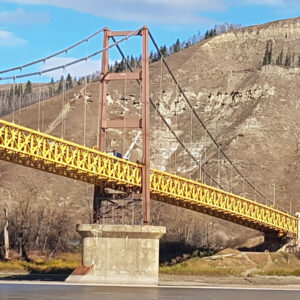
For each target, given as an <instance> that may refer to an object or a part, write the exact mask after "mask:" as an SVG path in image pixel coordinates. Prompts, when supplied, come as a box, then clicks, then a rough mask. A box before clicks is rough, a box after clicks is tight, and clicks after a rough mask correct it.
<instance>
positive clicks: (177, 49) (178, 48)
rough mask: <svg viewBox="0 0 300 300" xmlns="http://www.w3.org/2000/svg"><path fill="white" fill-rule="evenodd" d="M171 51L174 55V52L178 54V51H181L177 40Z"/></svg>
mask: <svg viewBox="0 0 300 300" xmlns="http://www.w3.org/2000/svg"><path fill="white" fill-rule="evenodd" d="M173 49H174V53H176V52H178V51H180V50H181V45H180V41H179V39H177V41H176V43H175V44H174V47H173Z"/></svg>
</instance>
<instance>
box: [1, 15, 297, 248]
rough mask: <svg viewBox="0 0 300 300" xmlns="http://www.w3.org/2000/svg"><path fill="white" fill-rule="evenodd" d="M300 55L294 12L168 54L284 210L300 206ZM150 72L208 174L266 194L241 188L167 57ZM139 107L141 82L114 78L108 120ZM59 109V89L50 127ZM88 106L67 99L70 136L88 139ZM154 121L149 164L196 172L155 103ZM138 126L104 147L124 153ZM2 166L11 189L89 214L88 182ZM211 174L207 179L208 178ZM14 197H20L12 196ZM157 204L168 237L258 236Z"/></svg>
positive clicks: (155, 95)
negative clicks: (85, 113)
mask: <svg viewBox="0 0 300 300" xmlns="http://www.w3.org/2000/svg"><path fill="white" fill-rule="evenodd" d="M299 57H300V18H296V19H290V20H282V21H278V22H273V23H269V24H264V25H259V26H252V27H248V28H243V29H240V30H237V31H235V32H228V33H225V34H222V35H219V36H216V37H214V38H212V39H209V40H205V41H203V42H201V43H199V44H197V45H194V46H192V47H190V48H188V49H185V50H182V51H180V52H178V53H175V54H173V55H172V56H169V57H168V58H167V61H168V63H169V65H170V67H171V69H172V70H173V71H174V73H175V76H176V78H177V79H178V81H179V83H180V85H181V87H182V88H183V89H184V91H185V93H186V95H187V96H188V98H189V99H190V100H191V101H192V103H193V105H194V106H195V108H196V109H197V112H198V113H199V115H200V116H201V118H202V120H203V121H204V123H205V124H206V125H207V126H208V128H209V130H210V132H211V133H212V134H213V136H214V137H216V139H217V140H218V142H219V143H220V144H221V145H222V148H223V149H224V151H225V152H226V153H227V154H228V156H229V157H230V158H231V159H232V160H233V161H234V163H235V164H236V165H237V166H238V167H239V168H240V169H241V171H242V172H243V173H244V174H245V175H246V176H247V177H248V178H249V179H250V180H251V181H252V182H253V183H254V184H255V185H256V186H257V187H258V188H259V189H260V190H261V191H263V193H264V194H265V195H266V196H268V197H269V198H270V199H273V184H275V186H276V203H277V204H279V205H281V206H283V207H285V208H286V209H287V210H288V209H289V207H290V204H291V206H292V210H293V212H295V211H297V210H300V203H299V201H298V195H299V194H300V185H299V178H298V177H299V170H300V167H299V163H298V162H299V157H300V153H299V145H300V134H299V132H300V131H299V125H300V109H299V108H300V107H299V105H300V102H299V97H300V84H299V82H300V81H299V79H300V76H299V75H300V68H299V65H300V63H299ZM161 74H162V76H161ZM150 76H151V98H152V99H153V101H154V102H155V103H156V104H157V105H158V107H159V109H160V111H161V112H162V114H163V115H164V116H165V117H166V119H167V121H168V123H169V124H170V125H171V126H172V128H173V129H174V130H175V132H176V133H177V134H178V135H179V136H180V138H181V139H182V140H183V141H184V143H185V144H186V146H187V147H188V148H189V149H190V150H191V152H192V153H193V155H194V156H195V157H196V158H197V159H198V160H199V161H200V160H201V161H202V162H203V163H205V168H206V169H207V170H208V171H209V172H210V173H211V174H213V175H214V176H215V177H219V180H220V183H221V184H222V185H223V186H224V187H225V188H226V189H228V190H232V191H233V192H235V193H244V194H245V196H247V197H250V198H252V199H255V200H257V201H262V199H261V198H260V197H259V196H258V195H257V194H255V192H254V191H252V190H251V189H249V187H247V186H245V187H244V186H243V180H242V179H241V178H239V177H238V175H237V174H235V173H234V172H232V171H231V169H230V166H229V165H228V163H226V161H225V160H224V158H222V157H221V156H219V154H218V150H217V149H216V148H215V147H213V145H212V143H211V141H209V139H208V137H207V136H206V135H205V132H204V130H202V129H201V127H200V125H199V123H198V122H197V120H196V119H195V118H194V117H193V116H192V115H191V112H190V109H189V108H188V106H187V104H186V103H185V101H184V99H183V97H182V96H181V95H180V93H179V91H178V90H177V91H176V88H175V85H174V83H173V82H172V81H171V78H170V76H169V75H168V74H167V72H166V69H165V68H164V67H163V68H161V63H160V62H157V63H154V64H152V65H151V67H150ZM87 89H88V93H89V94H90V95H91V99H90V101H89V103H88V118H87V120H88V123H87V138H86V139H87V140H88V146H93V145H95V144H96V136H97V115H96V111H97V101H98V93H99V85H98V83H92V84H90V85H88V87H87ZM78 92H79V91H77V90H73V91H69V92H68V94H67V96H68V98H69V99H72V98H74V96H73V95H74V93H75V94H76V93H78ZM140 107H141V103H140V90H139V88H138V86H137V85H136V83H134V82H127V84H126V86H124V82H123V83H121V82H112V83H111V84H110V85H109V90H108V113H109V117H110V118H119V117H125V118H133V117H138V115H139V110H140ZM60 108H61V106H60V99H59V97H55V98H53V99H50V100H48V101H46V102H45V111H47V118H46V120H45V122H46V126H48V125H49V124H53V122H54V120H55V119H56V118H57V116H58V115H59V113H60ZM83 110H84V104H83V101H82V98H78V99H76V100H74V101H72V102H71V103H70V109H69V110H68V113H67V115H66V139H69V140H74V141H75V142H79V143H82V141H83V129H82V126H81V124H82V121H83ZM36 111H37V105H33V106H31V107H28V108H26V109H24V110H23V112H22V116H23V117H22V124H23V125H25V126H29V127H32V128H35V127H36V126H37V125H36V122H35V121H34V120H32V116H33V115H35V113H36ZM9 118H10V117H9V116H8V119H9ZM151 124H152V129H151V139H152V140H151V151H152V156H151V167H153V168H159V169H162V170H168V171H170V172H176V173H177V174H179V175H183V176H187V177H192V178H199V177H200V176H201V173H200V171H199V168H198V167H197V166H195V165H194V164H192V163H191V161H190V160H189V159H188V156H187V155H185V154H184V152H183V151H182V149H181V148H180V146H179V145H178V143H177V142H176V140H175V139H174V137H173V136H172V134H171V133H170V132H169V131H168V130H167V129H166V127H165V126H164V124H163V122H161V121H160V120H159V118H158V116H157V115H156V114H155V113H154V111H153V110H152V112H151ZM60 133H61V125H60V124H59V123H58V124H56V127H55V128H53V129H52V134H54V135H58V136H60ZM136 134H137V131H131V132H130V131H126V132H123V131H117V130H111V131H110V132H109V133H108V136H107V144H106V147H107V149H108V150H113V149H116V150H118V151H120V152H122V153H124V152H125V151H126V150H127V149H128V147H129V146H130V143H131V142H132V140H133V139H134V137H135V136H136ZM140 155H141V140H140V139H139V141H138V143H137V145H136V146H135V148H134V150H133V151H132V154H131V157H130V159H131V160H133V161H136V160H139V159H140ZM0 168H1V172H2V173H1V174H2V176H1V177H0V184H1V185H2V187H3V188H5V190H7V191H9V192H11V193H12V194H16V195H21V194H22V192H23V191H24V190H26V191H27V190H28V186H29V185H30V183H32V182H33V181H34V183H35V185H36V186H37V187H38V188H39V189H41V190H43V191H44V192H43V193H48V194H51V195H52V196H51V197H53V198H59V199H60V198H63V199H69V200H68V201H67V202H68V205H69V210H68V211H69V212H70V215H72V212H73V213H74V211H75V210H76V211H77V212H78V211H81V214H78V213H76V214H74V215H72V217H71V219H72V222H73V223H78V222H87V221H88V220H87V218H88V215H89V214H88V209H89V208H88V205H87V202H86V201H85V200H83V199H88V201H91V199H92V188H91V187H88V186H87V185H85V184H82V183H77V182H75V183H74V182H73V181H72V180H70V179H65V178H61V177H55V176H52V175H48V174H44V173H40V172H37V171H34V170H28V169H25V168H23V167H20V166H15V165H11V164H8V163H3V162H2V163H1V164H0ZM204 181H205V182H206V183H208V184H210V181H209V179H208V178H204ZM15 182H18V184H17V185H16V184H15ZM28 193H30V191H29V192H28ZM67 197H69V198H67ZM35 200H36V201H39V202H41V201H42V200H41V199H35ZM290 201H292V203H290ZM54 202H55V201H54ZM89 203H90V202H89ZM10 205H11V206H12V207H13V206H14V205H15V204H14V203H13V202H11V204H10ZM153 209H154V213H153V218H154V219H153V220H154V222H155V223H156V224H164V225H167V226H168V229H169V237H170V238H172V239H175V240H176V239H177V240H186V241H187V242H189V243H192V242H195V243H197V244H201V243H202V244H203V243H207V242H208V237H209V239H210V243H214V245H218V246H227V245H231V246H232V245H233V244H234V240H235V239H237V238H246V237H249V236H251V235H255V234H256V232H254V231H250V230H247V229H244V228H241V227H240V226H237V225H233V224H228V223H226V222H223V221H219V220H217V219H212V218H211V217H208V216H203V215H200V214H197V213H194V212H189V211H183V210H182V209H179V208H176V207H169V206H167V205H164V204H155V203H153ZM74 228H75V227H74Z"/></svg>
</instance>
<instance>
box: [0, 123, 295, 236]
mask: <svg viewBox="0 0 300 300" xmlns="http://www.w3.org/2000/svg"><path fill="white" fill-rule="evenodd" d="M0 159H2V160H6V161H10V162H13V163H18V164H21V165H25V166H28V167H32V168H35V169H39V170H43V171H46V172H50V173H54V174H58V175H63V176H66V177H69V178H74V179H77V180H81V181H84V182H89V183H92V184H97V185H103V186H107V187H112V188H116V189H122V190H135V191H140V189H141V168H142V167H141V165H139V164H136V163H132V162H129V161H127V160H124V159H120V158H117V157H114V156H110V155H108V154H106V153H103V152H100V151H98V150H95V149H91V148H88V147H84V146H81V145H79V144H75V143H72V142H69V141H66V140H63V139H60V138H57V137H54V136H51V135H47V134H44V133H41V132H39V131H35V130H32V129H29V128H26V127H23V126H20V125H16V124H14V123H10V122H7V121H3V120H0ZM150 181H151V182H150V184H151V197H152V198H153V199H155V200H158V201H162V202H166V203H170V204H173V205H177V206H181V207H185V208H188V209H192V210H195V211H199V212H203V213H206V214H210V215H213V216H216V217H219V218H222V219H225V220H228V221H231V222H234V223H238V224H241V225H244V226H247V227H251V228H255V229H258V230H260V231H273V232H274V231H275V232H278V233H280V234H292V235H296V234H297V228H298V219H297V218H296V217H294V216H292V215H290V214H287V213H285V212H282V211H280V210H277V209H275V208H273V207H269V206H266V205H263V204H260V203H258V202H254V201H251V200H249V199H246V198H243V197H240V196H238V195H234V194H232V193H228V192H226V191H223V190H219V189H217V188H215V187H211V186H208V185H205V184H203V183H200V182H196V181H193V180H189V179H187V178H183V177H179V176H176V175H172V174H169V173H166V172H162V171H158V170H153V169H152V170H151V176H150Z"/></svg>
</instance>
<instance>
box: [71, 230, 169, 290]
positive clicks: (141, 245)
mask: <svg viewBox="0 0 300 300" xmlns="http://www.w3.org/2000/svg"><path fill="white" fill-rule="evenodd" d="M77 231H78V232H79V233H80V235H81V236H82V238H83V254H82V265H81V266H80V267H78V268H77V269H76V270H75V271H74V272H73V273H72V274H71V275H70V276H69V277H68V278H67V281H68V282H82V283H99V284H124V285H126V284H128V285H141V284H142V285H157V283H158V271H159V240H160V238H161V237H162V236H163V235H164V234H165V233H166V228H165V227H162V226H149V225H146V226H139V225H108V224H106V225H100V224H81V225H78V226H77Z"/></svg>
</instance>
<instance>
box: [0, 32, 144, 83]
mask: <svg viewBox="0 0 300 300" xmlns="http://www.w3.org/2000/svg"><path fill="white" fill-rule="evenodd" d="M141 30H142V28H140V29H138V30H136V31H133V32H131V33H130V34H128V35H127V36H125V37H124V38H122V39H120V40H118V41H117V42H115V43H113V44H111V45H109V46H108V47H105V48H102V49H101V50H98V51H96V52H94V53H92V54H90V55H88V56H85V57H82V58H79V59H76V60H73V61H71V62H69V63H67V64H65V65H60V66H57V67H53V68H49V69H46V70H42V71H38V72H32V73H27V74H22V75H17V76H7V77H0V80H13V79H14V78H15V79H16V78H24V77H31V76H35V75H39V74H45V73H49V72H52V71H56V70H59V69H65V68H67V67H69V66H72V65H74V64H78V63H80V62H82V61H85V60H87V59H90V58H92V57H94V56H96V55H99V54H101V53H103V52H105V51H108V50H109V49H111V48H113V47H115V46H117V45H119V44H120V43H122V42H124V41H125V40H126V39H128V38H129V37H131V36H133V35H137V34H138V33H139V32H140V31H141Z"/></svg>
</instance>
